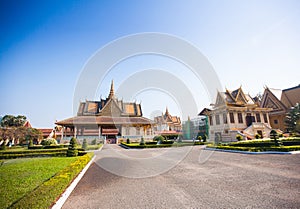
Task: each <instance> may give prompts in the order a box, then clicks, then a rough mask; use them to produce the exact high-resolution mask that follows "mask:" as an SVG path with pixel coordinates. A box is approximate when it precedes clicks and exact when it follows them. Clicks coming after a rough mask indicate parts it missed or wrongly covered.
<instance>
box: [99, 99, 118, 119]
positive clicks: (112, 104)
mask: <svg viewBox="0 0 300 209" xmlns="http://www.w3.org/2000/svg"><path fill="white" fill-rule="evenodd" d="M121 114H122V110H121V109H120V107H119V105H118V104H117V102H116V101H115V100H114V99H110V100H109V101H108V102H107V103H106V105H105V106H104V107H103V108H102V110H101V111H100V113H99V115H101V116H110V117H119V116H121Z"/></svg>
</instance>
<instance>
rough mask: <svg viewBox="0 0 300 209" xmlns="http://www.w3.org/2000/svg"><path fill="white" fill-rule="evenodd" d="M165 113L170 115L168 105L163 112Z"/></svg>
mask: <svg viewBox="0 0 300 209" xmlns="http://www.w3.org/2000/svg"><path fill="white" fill-rule="evenodd" d="M165 115H170V114H169V110H168V107H166V113H165Z"/></svg>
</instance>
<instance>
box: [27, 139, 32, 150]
mask: <svg viewBox="0 0 300 209" xmlns="http://www.w3.org/2000/svg"><path fill="white" fill-rule="evenodd" d="M29 147H33V141H32V139H30V140H29V144H28V148H29Z"/></svg>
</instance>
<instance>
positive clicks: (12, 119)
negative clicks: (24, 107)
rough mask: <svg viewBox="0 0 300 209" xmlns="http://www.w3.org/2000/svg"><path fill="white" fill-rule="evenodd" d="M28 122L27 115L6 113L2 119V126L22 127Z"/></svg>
mask: <svg viewBox="0 0 300 209" xmlns="http://www.w3.org/2000/svg"><path fill="white" fill-rule="evenodd" d="M25 122H26V116H24V115H18V116H13V115H5V116H4V117H3V118H2V120H1V126H2V127H20V126H23V125H24V124H25Z"/></svg>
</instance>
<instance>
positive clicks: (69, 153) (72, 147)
mask: <svg viewBox="0 0 300 209" xmlns="http://www.w3.org/2000/svg"><path fill="white" fill-rule="evenodd" d="M76 145H77V142H76V139H75V138H74V137H73V138H72V139H71V141H70V145H69V147H68V150H67V157H76V156H77V155H78V150H77V149H76Z"/></svg>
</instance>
